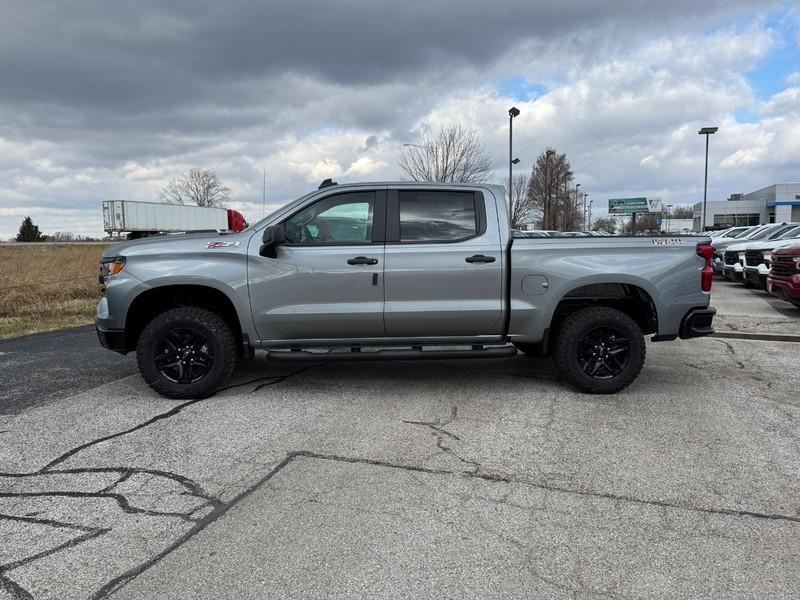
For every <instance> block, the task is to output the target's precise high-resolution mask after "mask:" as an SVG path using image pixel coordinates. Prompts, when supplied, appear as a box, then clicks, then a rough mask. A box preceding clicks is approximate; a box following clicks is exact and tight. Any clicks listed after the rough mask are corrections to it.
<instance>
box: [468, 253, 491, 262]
mask: <svg viewBox="0 0 800 600" xmlns="http://www.w3.org/2000/svg"><path fill="white" fill-rule="evenodd" d="M464 260H466V261H467V262H468V263H491V262H494V261H495V258H494V256H484V255H483V254H476V255H474V256H468V257H467V258H465V259H464Z"/></svg>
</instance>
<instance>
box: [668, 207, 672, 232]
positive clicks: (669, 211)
mask: <svg viewBox="0 0 800 600" xmlns="http://www.w3.org/2000/svg"><path fill="white" fill-rule="evenodd" d="M671 216H672V204H667V233H670V227H669V221H670V217H671Z"/></svg>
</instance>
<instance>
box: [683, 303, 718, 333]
mask: <svg viewBox="0 0 800 600" xmlns="http://www.w3.org/2000/svg"><path fill="white" fill-rule="evenodd" d="M716 314H717V309H716V308H713V307H711V306H708V307H705V308H693V309H692V310H690V311H689V312H688V313H686V316H685V317H683V321H681V328H680V334H679V335H680V338H681V339H683V340H687V339H689V338H696V337H703V336H706V335H711V334H712V333H714V325H713V321H714V315H716Z"/></svg>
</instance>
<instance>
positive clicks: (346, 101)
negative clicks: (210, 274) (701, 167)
mask: <svg viewBox="0 0 800 600" xmlns="http://www.w3.org/2000/svg"><path fill="white" fill-rule="evenodd" d="M0 2H2V0H0ZM2 4H4V6H2V7H1V8H0V9H1V10H2V14H3V19H2V20H0V81H2V82H3V83H2V85H0V208H3V207H20V205H21V204H26V203H27V204H29V205H31V206H34V207H45V208H47V207H49V208H52V209H57V208H64V207H70V208H81V207H85V208H87V209H89V210H94V209H95V207H96V206H97V203H98V201H99V200H100V199H103V198H108V197H109V196H116V197H119V196H124V197H130V198H134V199H153V197H154V196H155V194H157V190H158V187H159V185H161V184H162V183H163V181H164V180H166V179H169V178H170V177H173V176H175V175H176V174H177V173H178V172H180V170H181V169H183V168H186V167H189V166H196V165H200V166H209V167H212V168H215V169H217V170H218V171H219V172H220V174H221V175H223V176H224V178H225V179H226V180H227V181H228V182H230V183H231V184H232V187H233V188H234V191H235V192H238V193H239V194H240V196H241V199H242V200H243V201H252V200H254V199H255V197H258V196H259V195H260V187H259V184H258V182H259V181H260V176H259V173H260V171H261V166H262V165H264V164H267V166H268V169H271V170H272V173H271V175H270V176H271V178H272V179H271V188H270V191H271V193H272V194H275V195H277V196H279V197H283V198H288V197H290V196H292V195H296V194H299V193H301V192H302V191H303V190H304V189H305V188H307V187H308V181H307V177H306V176H305V175H304V169H306V171H305V172H311V171H312V170H313V169H315V168H316V169H317V170H318V171H319V170H320V169H321V170H324V165H320V164H319V163H321V162H324V160H334V159H335V160H336V161H338V163H339V166H340V167H341V168H342V171H343V172H344V171H346V170H347V169H348V168H350V166H351V165H352V164H354V163H355V162H356V161H357V160H359V159H361V158H366V159H369V160H368V164H373V165H388V166H383V167H376V170H375V171H374V172H375V174H376V175H384V174H385V175H387V176H392V175H393V174H396V169H395V167H394V163H393V161H394V152H395V150H394V149H395V148H397V147H399V145H400V144H402V143H403V142H405V141H411V140H412V139H413V136H414V135H415V132H414V128H415V127H416V126H417V125H418V124H419V122H420V120H421V119H423V118H424V117H426V116H428V115H431V114H432V113H434V112H435V111H436V110H437V107H439V106H441V105H442V103H443V102H446V101H449V100H455V101H457V100H458V99H459V98H461V97H466V96H467V95H469V94H470V93H472V92H474V90H475V89H478V88H480V87H481V86H484V87H485V86H487V85H488V86H490V87H491V83H492V82H496V81H499V80H502V79H503V78H505V77H508V76H509V75H514V74H519V73H523V74H525V75H526V76H527V77H530V78H531V79H532V80H534V81H546V82H547V83H550V84H551V85H553V86H558V85H559V84H560V78H564V77H565V74H567V75H568V77H570V78H573V79H575V78H578V79H579V78H580V75H581V73H582V72H583V71H586V72H593V69H595V68H597V66H598V65H602V64H603V63H604V62H605V61H609V60H611V59H614V58H615V57H617V56H619V55H620V54H624V53H626V52H629V51H631V49H633V48H636V47H638V46H640V45H641V44H642V43H643V42H644V41H646V40H648V39H652V38H655V37H660V38H664V39H668V38H670V37H671V36H679V35H690V34H693V33H701V32H704V31H705V30H706V29H707V28H708V27H711V26H716V25H718V24H720V23H725V22H730V21H731V20H732V19H737V18H740V17H747V16H750V15H752V14H754V11H755V9H754V8H753V4H752V2H750V1H748V0H727V1H724V0H708V1H704V2H697V1H696V0H675V1H673V2H668V3H667V2H657V1H653V2H630V1H628V0H615V1H605V2H591V3H587V2H584V1H582V0H564V1H562V2H558V3H555V2H549V1H548V2H544V1H532V0H508V1H507V2H504V3H502V4H501V5H496V4H492V3H488V2H485V0H441V1H438V2H435V3H431V2H407V3H404V2H397V1H384V2H377V1H363V2H354V1H352V0H348V1H345V2H327V1H322V2H309V1H295V2H268V3H265V2H256V1H244V2H243V1H238V2H224V3H220V2H216V1H215V2H212V1H210V0H209V1H205V2H203V1H188V0H187V1H182V2H169V3H160V4H159V3H141V2H132V1H129V2H124V1H119V2H107V1H105V0H95V1H93V2H82V3H80V4H76V3H64V2H60V1H54V2H35V3H34V2H28V3H11V2H3V3H2ZM763 8H764V6H763V3H762V4H759V6H758V7H757V9H758V10H763ZM682 56H683V59H682V60H684V64H683V65H682V67H681V68H685V69H687V70H691V69H696V70H697V69H698V67H697V65H696V64H694V63H693V61H692V60H691V56H690V55H689V54H687V53H683V54H682ZM668 60H669V57H668V56H667V57H665V58H664V59H663V62H668ZM652 62H653V63H654V64H655V65H656V66H658V59H656V60H653V61H652ZM630 77H631V78H634V77H638V78H639V80H638V81H637V80H634V79H631V80H629V81H622V80H620V79H615V80H614V81H615V83H616V84H617V85H619V86H620V87H624V86H627V87H628V88H630V89H633V90H639V89H640V88H642V87H644V85H645V83H643V81H645V80H647V79H648V77H649V75H648V73H646V72H636V73H634V74H633V75H631V76H630ZM612 79H613V78H612ZM603 81H604V79H603V78H602V77H595V78H594V79H591V78H590V79H589V82H590V84H592V85H594V84H598V85H599V84H601V83H602V82H603ZM679 83H680V82H679ZM726 85H732V84H730V83H728V84H726ZM677 87H679V88H680V89H685V86H681V85H678V86H677ZM569 89H570V90H571V91H573V92H575V90H574V89H572V88H569ZM578 91H579V90H578ZM592 93H595V92H594V91H593V92H592ZM686 98H687V99H691V98H692V96H691V94H687V95H686ZM714 102H716V100H714ZM560 106H562V107H564V106H566V107H567V108H575V109H581V105H580V104H578V105H575V106H571V105H569V104H568V103H567V104H565V101H564V100H563V99H562V100H561V105H560ZM674 106H675V105H674V103H673V104H672V109H674ZM715 107H716V105H715ZM534 109H538V107H531V110H534ZM459 110H461V108H458V106H457V107H456V108H455V109H454V112H453V113H452V116H453V118H454V119H455V118H459V117H460V116H462V115H460V113H458V111H459ZM694 110H695V112H702V110H703V108H702V107H695V109H694ZM645 111H650V112H645ZM577 115H578V113H577V112H576V113H574V114H573V115H571V116H569V117H568V119H567V121H566V122H567V123H569V124H570V126H572V125H573V124H574V126H575V127H576V128H578V127H582V128H584V131H592V133H593V135H596V136H598V138H600V137H603V136H605V137H606V138H609V139H611V138H615V137H619V130H616V129H615V127H619V122H620V121H619V119H620V117H619V115H618V114H615V115H613V116H614V118H604V115H603V113H602V111H593V112H592V115H593V117H594V118H595V119H596V120H595V122H594V123H592V124H591V127H588V126H587V123H586V122H583V121H581V119H580V118H579V117H578V116H577ZM637 119H638V120H637ZM674 119H675V117H674V114H673V113H662V112H660V109H659V107H658V106H653V105H648V106H647V107H646V108H643V110H642V112H641V114H639V116H638V117H636V116H635V115H631V116H630V119H629V121H628V124H629V125H630V126H631V127H635V128H636V132H635V133H636V138H637V143H638V140H639V139H641V140H645V141H644V142H643V143H646V139H647V138H648V137H652V136H653V135H658V134H661V133H663V132H664V131H665V129H668V128H669V127H670V126H671V124H672V123H673V122H674ZM564 122H565V121H562V127H563V123H564ZM499 125H502V123H499ZM491 130H492V128H491V127H488V130H487V131H486V132H484V133H485V134H486V136H487V141H488V143H489V144H490V145H492V148H493V149H494V147H495V146H496V147H497V148H498V152H499V154H498V156H502V145H501V142H500V141H499V140H494V139H493V137H492V135H493V134H492V131H491ZM327 131H333V132H349V133H348V136H349V137H347V136H345V137H342V136H339V137H336V135H332V136H331V137H330V138H327V137H325V135H324V132H327ZM531 131H532V134H531V135H530V137H529V139H530V143H532V144H538V145H542V142H541V140H542V139H549V140H557V139H565V140H566V142H569V141H570V137H569V136H567V137H566V138H564V137H563V136H562V137H561V138H559V136H560V135H561V134H559V133H558V132H557V131H556V128H555V127H548V126H546V125H541V126H540V125H537V126H534V127H532V128H531ZM319 132H323V134H322V135H321V134H320V133H319ZM520 135H522V133H521V134H520ZM545 135H546V136H550V137H549V138H543V137H541V136H545ZM537 136H538V137H537ZM343 140H345V141H343ZM298 144H302V145H304V149H303V150H298V149H297V148H296V146H297V145H298ZM575 148H576V152H580V153H584V154H583V155H584V156H587V158H588V156H589V155H590V154H591V152H589V151H588V150H586V149H585V148H584V147H583V146H575ZM281 161H282V162H281ZM369 161H371V163H370V162H369ZM623 168H624V167H623V166H620V167H619V169H620V170H622V169H623ZM279 170H280V171H282V172H283V173H276V172H278V171H279ZM315 172H317V171H315ZM352 172H353V173H358V172H360V171H359V169H355V168H354V169H353V171H352ZM614 173H616V171H614ZM608 185H613V184H612V183H611V182H609V184H608ZM16 214H17V213H14V215H16ZM14 218H16V216H15V217H14ZM5 219H6V217H4V216H3V213H0V220H3V221H4V220H5ZM14 227H15V225H14ZM9 229H12V227H10V226H8V225H7V224H6V223H5V222H2V223H0V237H5V236H6V235H7V233H6V232H7V231H8V230H9Z"/></svg>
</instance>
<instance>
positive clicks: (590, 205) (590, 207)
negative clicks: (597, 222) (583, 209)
mask: <svg viewBox="0 0 800 600" xmlns="http://www.w3.org/2000/svg"><path fill="white" fill-rule="evenodd" d="M586 195H587V196H588V195H589V194H586ZM592 202H594V200H589V228H590V229H591V227H592Z"/></svg>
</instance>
